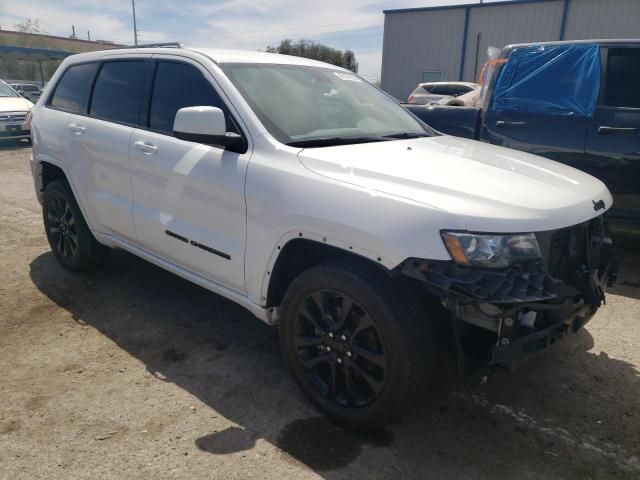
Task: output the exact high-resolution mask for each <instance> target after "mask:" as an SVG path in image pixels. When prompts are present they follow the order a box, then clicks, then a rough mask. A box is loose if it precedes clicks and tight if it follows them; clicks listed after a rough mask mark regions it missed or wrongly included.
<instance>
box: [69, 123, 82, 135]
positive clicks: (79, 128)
mask: <svg viewBox="0 0 640 480" xmlns="http://www.w3.org/2000/svg"><path fill="white" fill-rule="evenodd" d="M67 128H68V129H69V130H71V131H72V132H73V133H75V134H76V135H82V134H83V133H84V132H85V131H86V130H87V129H86V128H84V127H83V126H82V125H77V124H75V123H70V124H69V125H67Z"/></svg>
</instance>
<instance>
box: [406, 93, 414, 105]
mask: <svg viewBox="0 0 640 480" xmlns="http://www.w3.org/2000/svg"><path fill="white" fill-rule="evenodd" d="M414 100H415V97H414V96H413V95H409V98H407V103H413V101H414Z"/></svg>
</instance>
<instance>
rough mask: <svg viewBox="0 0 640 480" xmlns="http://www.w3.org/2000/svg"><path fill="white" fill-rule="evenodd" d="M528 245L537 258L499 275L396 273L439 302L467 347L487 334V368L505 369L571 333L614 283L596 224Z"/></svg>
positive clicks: (608, 246)
mask: <svg viewBox="0 0 640 480" xmlns="http://www.w3.org/2000/svg"><path fill="white" fill-rule="evenodd" d="M536 238H537V239H538V242H539V244H540V247H541V250H542V254H543V255H542V258H540V259H537V260H530V261H527V262H522V263H518V264H514V265H511V266H509V267H507V268H503V269H493V268H478V267H466V266H460V265H456V264H455V263H453V262H447V261H431V260H418V259H409V260H407V261H406V262H404V263H403V264H402V265H401V271H402V273H403V274H405V275H408V276H410V277H413V278H415V279H417V280H419V281H420V282H421V283H422V284H423V285H424V286H425V288H426V289H427V290H428V291H429V292H430V293H432V294H434V295H435V296H437V297H438V298H440V301H441V304H442V306H443V307H444V308H445V309H446V310H447V311H448V312H449V313H450V316H451V319H452V320H453V322H454V323H455V324H454V328H453V329H452V331H453V332H454V334H455V335H456V336H458V335H460V336H462V337H466V340H468V338H469V337H473V336H474V332H475V333H477V329H481V330H483V331H484V333H487V332H488V333H490V334H491V335H489V337H488V338H490V339H491V340H490V342H489V345H488V359H487V360H488V363H489V364H509V363H511V362H513V361H516V360H519V359H521V358H523V357H525V356H527V355H529V354H532V353H536V352H540V351H542V350H544V349H546V348H547V347H548V346H549V345H551V344H552V343H554V342H555V341H556V340H558V339H560V338H562V337H564V336H565V335H566V334H568V333H570V332H576V331H577V330H579V329H580V328H581V327H582V326H584V325H585V324H586V323H587V322H588V321H589V320H590V319H591V318H592V317H593V315H594V314H595V313H596V311H597V310H598V308H599V307H600V305H601V304H602V303H604V302H605V290H606V287H607V286H610V285H611V284H612V283H613V282H614V281H615V279H616V273H617V266H616V261H615V258H614V256H613V246H612V242H611V239H610V238H609V237H608V236H607V234H606V228H605V225H604V220H603V218H602V217H598V218H595V219H593V220H591V221H589V222H585V223H581V224H579V225H575V226H572V227H568V228H564V229H559V230H555V231H550V232H539V233H536ZM476 336H477V335H476ZM483 338H487V336H486V335H483ZM460 340H461V339H460V338H456V339H455V341H456V342H457V344H460ZM462 340H465V338H463V339H462Z"/></svg>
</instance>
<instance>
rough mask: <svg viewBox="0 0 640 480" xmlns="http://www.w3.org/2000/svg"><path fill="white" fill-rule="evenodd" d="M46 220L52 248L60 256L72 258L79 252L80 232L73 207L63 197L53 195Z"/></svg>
mask: <svg viewBox="0 0 640 480" xmlns="http://www.w3.org/2000/svg"><path fill="white" fill-rule="evenodd" d="M46 218H47V220H46V221H47V227H48V231H49V233H50V238H51V245H52V247H54V248H55V249H56V251H57V252H58V254H59V255H60V256H62V257H64V258H69V259H70V258H72V257H73V256H74V255H76V253H77V252H78V232H77V231H76V220H75V218H74V216H73V212H72V211H71V207H70V205H69V203H68V202H67V201H66V200H65V199H64V198H63V197H62V195H60V194H57V193H55V194H53V195H52V197H51V198H50V200H49V204H48V209H47V216H46Z"/></svg>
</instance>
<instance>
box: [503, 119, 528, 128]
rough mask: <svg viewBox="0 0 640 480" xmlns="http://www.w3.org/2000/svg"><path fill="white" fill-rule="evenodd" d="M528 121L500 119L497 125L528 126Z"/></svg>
mask: <svg viewBox="0 0 640 480" xmlns="http://www.w3.org/2000/svg"><path fill="white" fill-rule="evenodd" d="M526 126H527V122H508V121H506V120H498V121H497V122H496V127H520V128H523V127H526Z"/></svg>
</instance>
